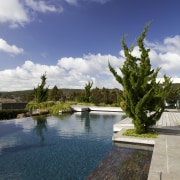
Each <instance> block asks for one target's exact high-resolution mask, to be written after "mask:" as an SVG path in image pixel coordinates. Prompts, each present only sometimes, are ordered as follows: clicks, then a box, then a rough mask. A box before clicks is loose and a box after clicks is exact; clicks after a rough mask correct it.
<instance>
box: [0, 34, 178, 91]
mask: <svg viewBox="0 0 180 180" xmlns="http://www.w3.org/2000/svg"><path fill="white" fill-rule="evenodd" d="M177 37H178V36H174V37H172V38H170V39H169V38H166V40H164V41H163V43H162V44H160V43H151V42H146V46H148V47H149V48H150V49H151V51H150V54H149V55H150V59H151V63H152V66H153V68H157V67H161V71H160V73H159V76H158V77H162V75H163V74H166V75H167V76H169V77H172V78H173V79H174V78H175V79H176V82H178V80H180V79H178V78H180V71H179V67H180V53H179V50H178V47H179V42H180V39H179V38H177ZM165 50H166V51H165ZM133 55H136V56H139V52H138V48H137V47H135V49H134V52H133ZM108 61H109V62H110V63H111V65H112V66H113V67H114V68H115V69H116V71H117V72H118V73H120V70H119V67H121V66H122V65H123V62H124V54H123V51H122V50H121V51H120V56H119V57H116V56H112V55H110V54H108V55H102V54H100V53H99V54H86V55H84V56H82V57H76V58H75V57H63V58H61V59H59V60H58V61H57V64H56V65H50V66H49V65H45V64H39V63H34V62H33V61H30V60H29V61H25V63H24V64H22V65H21V66H18V67H16V68H15V69H8V70H3V71H0V82H1V85H0V91H13V90H24V89H33V88H34V87H35V86H37V84H39V83H40V82H41V81H40V77H41V75H42V74H44V73H45V72H46V74H47V85H49V87H50V88H52V87H53V86H54V85H57V86H58V87H59V88H82V89H83V88H84V86H85V84H86V83H87V82H88V81H93V88H95V87H99V88H102V87H106V88H115V87H117V88H120V85H119V84H118V83H117V82H116V80H115V79H114V77H113V75H112V74H111V73H110V71H109V69H108ZM179 82H180V81H179Z"/></svg>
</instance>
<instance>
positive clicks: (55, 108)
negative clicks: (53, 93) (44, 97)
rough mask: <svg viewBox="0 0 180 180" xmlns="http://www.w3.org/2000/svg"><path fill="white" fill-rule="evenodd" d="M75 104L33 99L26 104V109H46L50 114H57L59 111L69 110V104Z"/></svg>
mask: <svg viewBox="0 0 180 180" xmlns="http://www.w3.org/2000/svg"><path fill="white" fill-rule="evenodd" d="M72 104H75V102H71V101H69V102H61V101H46V102H41V103H37V102H35V101H31V102H29V103H28V104H27V106H26V109H27V110H35V109H46V110H48V111H49V112H50V113H51V114H58V113H59V111H69V112H71V107H70V105H72Z"/></svg>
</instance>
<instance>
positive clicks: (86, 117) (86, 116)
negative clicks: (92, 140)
mask: <svg viewBox="0 0 180 180" xmlns="http://www.w3.org/2000/svg"><path fill="white" fill-rule="evenodd" d="M81 120H84V121H85V122H84V126H85V129H86V130H87V131H88V132H89V131H90V129H91V124H90V117H89V112H81Z"/></svg>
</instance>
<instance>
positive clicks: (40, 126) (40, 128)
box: [34, 116, 47, 145]
mask: <svg viewBox="0 0 180 180" xmlns="http://www.w3.org/2000/svg"><path fill="white" fill-rule="evenodd" d="M34 120H35V121H36V126H35V131H36V134H37V136H39V137H40V144H41V145H45V137H44V132H45V131H47V126H46V124H47V119H46V116H37V117H34Z"/></svg>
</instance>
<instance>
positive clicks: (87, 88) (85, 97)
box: [84, 82, 93, 103]
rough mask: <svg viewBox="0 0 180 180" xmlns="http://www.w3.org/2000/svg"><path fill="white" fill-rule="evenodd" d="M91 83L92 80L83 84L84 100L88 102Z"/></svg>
mask: <svg viewBox="0 0 180 180" xmlns="http://www.w3.org/2000/svg"><path fill="white" fill-rule="evenodd" d="M92 85H93V82H91V83H90V82H88V83H87V84H86V85H85V96H84V101H85V102H88V103H89V102H90V98H91V87H92Z"/></svg>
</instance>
